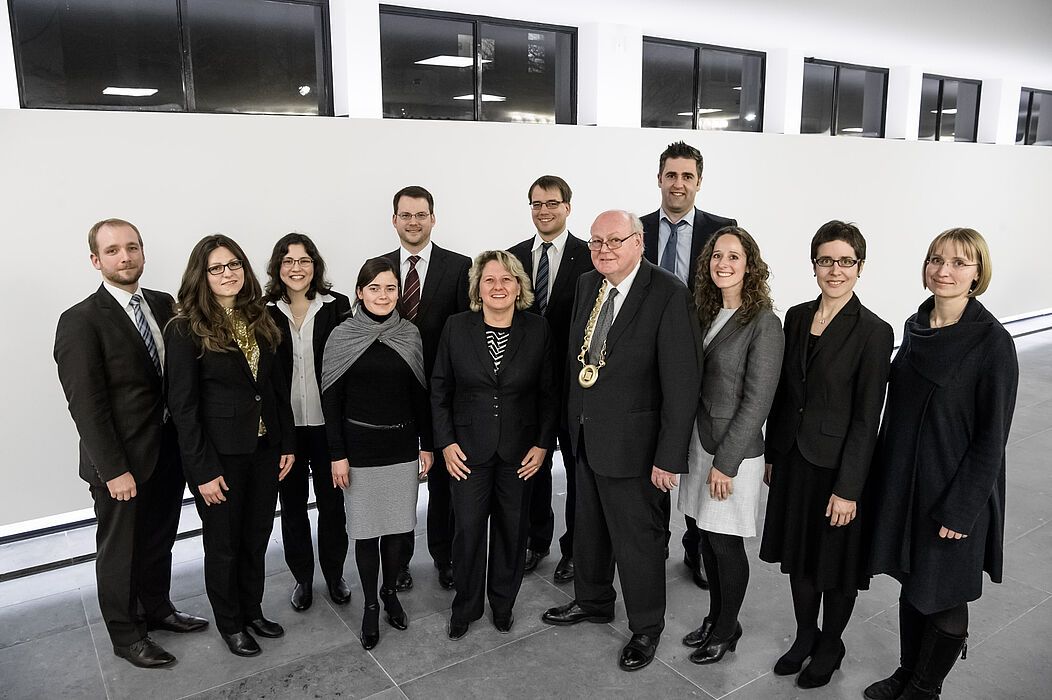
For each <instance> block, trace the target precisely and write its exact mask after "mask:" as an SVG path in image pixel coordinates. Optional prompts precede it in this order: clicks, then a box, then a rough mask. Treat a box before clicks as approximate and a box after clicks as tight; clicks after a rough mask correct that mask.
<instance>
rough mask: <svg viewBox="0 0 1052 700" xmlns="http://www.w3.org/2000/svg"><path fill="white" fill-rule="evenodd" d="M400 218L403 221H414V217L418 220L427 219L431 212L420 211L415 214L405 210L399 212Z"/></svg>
mask: <svg viewBox="0 0 1052 700" xmlns="http://www.w3.org/2000/svg"><path fill="white" fill-rule="evenodd" d="M398 218H399V219H401V220H402V221H412V220H413V219H416V220H417V221H426V220H428V219H430V218H431V212H429V211H426V212H425V211H418V212H417V213H415V214H410V213H409V212H407V211H403V212H401V213H399V214H398Z"/></svg>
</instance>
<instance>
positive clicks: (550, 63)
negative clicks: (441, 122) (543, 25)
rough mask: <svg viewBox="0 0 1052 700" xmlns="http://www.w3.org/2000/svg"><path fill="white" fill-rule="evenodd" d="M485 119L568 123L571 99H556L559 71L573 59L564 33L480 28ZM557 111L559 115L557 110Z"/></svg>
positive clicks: (569, 42) (515, 28)
mask: <svg viewBox="0 0 1052 700" xmlns="http://www.w3.org/2000/svg"><path fill="white" fill-rule="evenodd" d="M480 31H481V33H482V60H483V63H482V119H483V121H500V122H527V123H543V124H555V123H560V124H566V123H569V122H571V121H572V116H571V112H570V109H569V107H570V105H571V104H572V101H571V100H568V99H562V100H560V99H559V90H560V83H562V84H564V85H568V84H569V80H562V81H561V80H560V77H561V76H560V74H559V71H560V67H561V66H569V65H570V61H571V59H572V56H573V47H572V43H571V38H570V35H569V34H568V33H566V32H557V31H537V30H531V29H524V28H522V27H509V26H503V25H494V24H481V25H480ZM560 107H561V108H562V109H561V112H560V110H559V108H560Z"/></svg>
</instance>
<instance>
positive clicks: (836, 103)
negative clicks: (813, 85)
mask: <svg viewBox="0 0 1052 700" xmlns="http://www.w3.org/2000/svg"><path fill="white" fill-rule="evenodd" d="M830 107H831V109H832V111H831V113H830V115H829V135H830V136H836V135H837V123H838V121H839V119H838V117H839V113H840V66H833V104H832V105H830Z"/></svg>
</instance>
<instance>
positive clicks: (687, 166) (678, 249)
mask: <svg viewBox="0 0 1052 700" xmlns="http://www.w3.org/2000/svg"><path fill="white" fill-rule="evenodd" d="M703 165H704V159H703V158H702V156H701V152H700V151H698V149H696V148H694V147H693V146H691V145H689V144H687V143H684V142H683V141H677V142H675V143H671V144H669V146H668V148H666V149H665V151H664V152H663V153H662V154H661V159H660V160H659V162H658V187H659V188H661V208H660V209H658V210H657V211H655V212H651V213H650V214H647V215H646V216H644V217H643V218H642V221H643V243H644V248H645V250H646V253H645V254H646V258H647V260H649V261H650V262H652V263H654V264H655V265H660V266H661V267H663V268H665V269H666V270H668V271H669V272H671V273H672V274H674V275H675V276H676V277H677V278H678V279H679V281H680V282H683V283H684V284H685V285H687V287H688V288H689V289H690V292H691V295H693V294H694V280H695V278H696V277H697V273H698V255H699V254H700V253H701V249H702V248H704V247H705V243H707V242H708V240H709V237H710V236H712V234H714V233H716V232H717V231H719V230H720V229H721V228H723V227H724V226H737V225H738V222H737V221H735V220H734V219H728V218H725V217H722V216H717V215H716V214H710V213H708V212H706V211H702V210H701V209H696V208H695V207H694V199H695V198H696V197H697V195H698V190H699V189H701V171H702V166H703ZM702 271H703V272H704V271H706V268H705V267H704V266H703V267H702ZM665 509H666V511H667V512H668V513H669V516H667V517H666V522H667V521H668V519H669V517H671V512H672V503H671V499H670V500H669V501H668V503H667V504H666V506H665ZM684 519H685V520H686V523H687V530H686V532H684V533H683V563H684V564H686V565H687V568H688V569H690V571H691V576H692V577H693V579H694V583H695V584H696V585H697V586H698V587H700V588H708V585H709V584H708V582H707V581H706V580H705V574H704V572H703V571H702V562H701V554H700V551H699V545H700V544H701V533H700V532H699V531H698V524H697V522H695V520H694V518H692V517H690V516H689V515H688V516H684ZM666 532H668V530H667V529H666ZM667 539H668V535H666V540H667Z"/></svg>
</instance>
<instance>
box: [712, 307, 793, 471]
mask: <svg viewBox="0 0 1052 700" xmlns="http://www.w3.org/2000/svg"><path fill="white" fill-rule="evenodd" d="M707 333H708V327H706V328H704V329H703V330H702V337H704V336H705V335H706V334H707ZM784 344H785V336H784V335H783V334H782V324H781V323H780V322H779V321H778V317H777V316H775V315H774V313H773V312H771V311H769V310H767V309H764V310H762V311H760V313H758V314H757V315H756V316H755V317H754V318H753V320H752V321H750V322H749V323H748V324H746V325H744V326H742V325H741V324H740V323H739V322H738V312H735V313H734V315H733V316H731V318H730V319H729V320H728V321H727V323H726V325H724V326H723V328H721V329H720V331H719V333H717V334H716V337H715V338H713V339H712V341H711V342H710V343H709V346H708V347H707V348H705V351H704V368H705V369H704V374H703V375H702V381H701V400H700V402H699V404H698V419H697V421H698V437H699V438H701V446H702V447H704V448H705V450H706V451H707V452H708V453H709V454H712V455H715V459H713V460H712V465H713V466H714V467H716V468H717V469H719V470H720V471H721V472H723V473H724V474H726V475H727V476H730V477H733V476H736V475H737V474H738V467H739V466H740V465H741V463H742V461H743V460H745V459H747V458H749V457H758V456H759V455H762V454H763V449H764V443H763V433H762V432H760V429H761V427H762V426H763V423H764V421H765V420H767V412H768V411H770V409H771V403H772V402H773V401H774V393H775V390H777V388H778V377H779V375H780V373H781V369H782V352H783V346H784Z"/></svg>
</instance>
